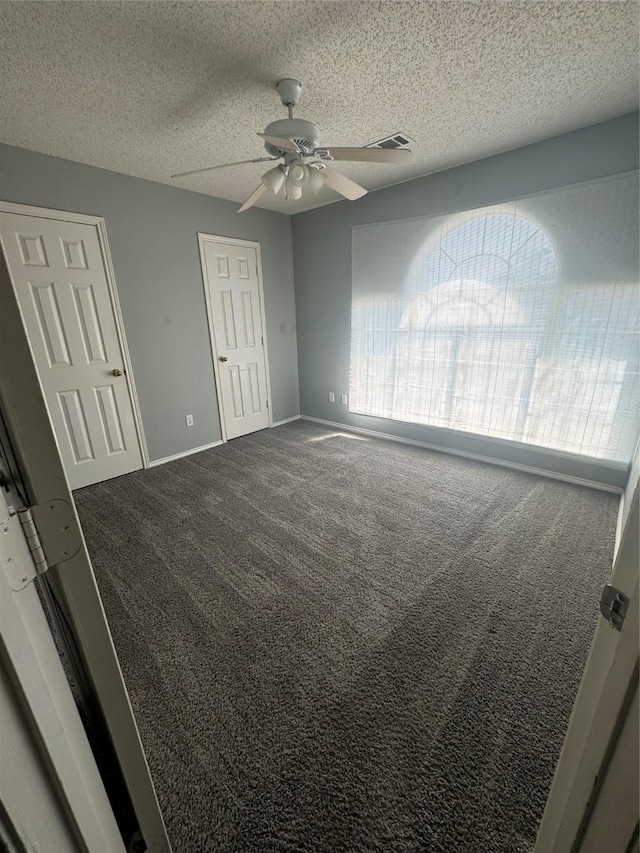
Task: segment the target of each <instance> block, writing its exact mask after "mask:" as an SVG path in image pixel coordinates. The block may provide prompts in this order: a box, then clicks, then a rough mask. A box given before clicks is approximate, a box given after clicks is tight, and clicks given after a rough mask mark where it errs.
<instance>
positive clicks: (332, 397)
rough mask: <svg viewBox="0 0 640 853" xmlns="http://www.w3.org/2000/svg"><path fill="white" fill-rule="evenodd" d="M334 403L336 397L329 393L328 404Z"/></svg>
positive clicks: (331, 392)
mask: <svg viewBox="0 0 640 853" xmlns="http://www.w3.org/2000/svg"><path fill="white" fill-rule="evenodd" d="M335 401H336V395H335V394H334V393H333V391H329V402H330V403H335Z"/></svg>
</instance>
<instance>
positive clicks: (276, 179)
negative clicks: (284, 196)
mask: <svg viewBox="0 0 640 853" xmlns="http://www.w3.org/2000/svg"><path fill="white" fill-rule="evenodd" d="M262 183H263V184H264V185H265V187H266V188H267V189H268V190H271V192H272V193H273V194H274V195H276V194H277V193H279V192H280V190H281V189H282V185H283V184H284V172H283V171H282V169H281V168H280V166H276V167H275V168H274V169H269V171H268V172H265V173H264V175H263V176H262Z"/></svg>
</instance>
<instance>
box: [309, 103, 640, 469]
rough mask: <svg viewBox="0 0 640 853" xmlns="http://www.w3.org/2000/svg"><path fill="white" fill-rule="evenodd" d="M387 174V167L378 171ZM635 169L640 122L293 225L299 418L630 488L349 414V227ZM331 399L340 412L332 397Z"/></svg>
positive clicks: (517, 454)
mask: <svg viewBox="0 0 640 853" xmlns="http://www.w3.org/2000/svg"><path fill="white" fill-rule="evenodd" d="M381 168H382V167H381ZM637 168H638V113H632V114H630V115H627V116H622V117H621V118H618V119H613V120H611V121H608V122H603V123H601V124H597V125H593V126H591V127H587V128H584V129H583V130H578V131H574V132H573V133H567V134H564V135H563V136H558V137H554V138H553V139H548V140H545V141H544V142H538V143H536V144H534V145H529V146H527V147H525V148H519V149H517V150H515V151H509V152H507V153H505V154H499V155H496V156H495V157H489V158H487V159H484V160H478V161H476V162H475V163H470V164H468V165H465V166H459V167H457V168H455V169H449V170H447V171H445V172H439V173H437V174H434V175H429V176H427V177H425V178H418V179H416V180H413V181H408V182H407V183H404V184H398V185H396V186H394V187H388V188H387V189H384V190H378V191H377V192H373V193H370V194H369V195H367V196H365V197H364V198H362V199H359V200H358V201H355V202H346V201H345V202H340V203H338V204H333V205H331V206H328V207H323V208H318V209H316V210H312V211H309V212H307V213H302V214H299V215H297V216H295V217H293V249H294V271H295V282H296V314H297V325H298V368H299V374H300V405H301V412H302V414H303V415H309V416H311V417H317V418H322V419H326V420H330V421H335V422H339V423H344V424H349V425H352V426H356V427H361V428H365V429H372V430H376V431H379V432H385V433H387V434H392V435H395V436H399V437H402V438H409V439H413V440H416V441H423V442H428V443H431V444H436V445H440V446H443V447H449V448H451V449H457V450H463V451H467V452H473V453H480V454H483V455H488V456H493V457H496V458H501V459H504V460H506V461H512V462H517V463H519V464H523V465H531V466H534V467H540V468H543V469H547V470H552V471H553V470H556V471H561V472H563V473H565V474H567V475H569V476H576V477H581V478H585V479H590V480H602V481H604V482H609V483H610V484H612V485H618V486H620V485H624V483H625V482H626V479H627V474H626V472H615V471H613V472H610V473H609V472H607V471H606V470H605V469H603V468H602V467H601V466H598V465H591V464H589V463H584V462H579V461H575V462H572V461H571V460H567V461H563V460H561V458H560V457H558V456H550V455H548V454H544V453H541V452H538V451H535V450H531V451H529V450H521V449H518V448H509V447H505V446H504V445H501V444H498V443H496V442H492V441H491V439H484V438H475V437H470V436H465V435H463V434H460V433H458V434H451V433H449V432H447V431H446V430H444V431H443V430H438V429H434V428H430V427H425V426H419V425H413V424H411V425H410V424H401V423H398V422H396V421H390V420H383V419H380V418H372V417H366V416H362V415H354V414H350V413H349V411H348V409H347V407H346V406H343V405H341V404H340V402H339V400H340V394H346V393H347V392H348V390H349V355H350V342H351V328H350V321H351V227H352V226H353V225H359V224H362V223H366V222H382V221H388V220H393V219H407V218H409V217H414V216H429V215H434V214H439V213H449V212H454V211H459V210H465V209H470V208H474V207H482V206H484V205H489V204H495V203H498V202H501V201H506V200H508V199H513V198H517V197H519V196H523V195H527V194H530V193H534V192H539V191H542V190H546V189H552V188H554V187H560V186H564V185H567V184H573V183H577V182H580V181H586V180H591V179H594V178H598V177H604V176H606V175H612V174H617V173H619V172H625V171H629V170H631V169H637ZM329 391H334V392H335V394H336V401H337V402H336V403H329V402H328V398H327V394H328V392H329Z"/></svg>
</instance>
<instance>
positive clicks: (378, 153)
mask: <svg viewBox="0 0 640 853" xmlns="http://www.w3.org/2000/svg"><path fill="white" fill-rule="evenodd" d="M318 151H320V152H323V151H328V152H329V154H330V155H331V157H333V159H334V160H351V161H354V162H355V161H360V162H362V163H391V164H397V165H398V166H400V165H404V164H407V163H413V151H409V149H408V148H332V147H331V146H330V145H323V146H322V148H316V150H315V151H314V152H313V153H314V154H317V152H318ZM320 156H322V154H320Z"/></svg>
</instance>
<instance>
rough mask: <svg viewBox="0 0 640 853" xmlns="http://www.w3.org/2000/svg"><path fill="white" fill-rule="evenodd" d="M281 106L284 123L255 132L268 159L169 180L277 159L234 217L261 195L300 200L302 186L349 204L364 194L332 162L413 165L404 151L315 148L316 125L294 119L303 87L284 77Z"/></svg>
mask: <svg viewBox="0 0 640 853" xmlns="http://www.w3.org/2000/svg"><path fill="white" fill-rule="evenodd" d="M276 89H277V91H278V94H279V95H280V100H281V101H282V105H283V106H284V107H286V108H287V111H288V118H286V119H278V120H277V121H273V122H271V124H269V125H267V127H266V128H265V129H264V133H259V134H258V136H260V137H261V138H262V139H263V140H264V147H265V148H266V150H267V153H268V154H269V155H270V156H269V157H258V158H256V159H254V160H240V161H237V162H235V163H226V164H223V165H221V166H210V167H209V168H208V169H207V168H205V169H195V170H193V171H192V172H180V173H178V174H176V175H172V177H174V178H180V177H185V176H187V175H193V174H196V173H200V172H206V171H209V170H210V169H221V168H223V167H224V166H225V165H226V166H237V165H240V164H242V163H259V162H262V161H270V160H271V161H274V160H282V161H283V162H282V163H280V164H279V165H278V166H275V167H274V168H272V169H269V170H268V171H267V172H265V174H264V175H263V176H262V183H261V184H260V186H259V187H258V188H257V189H256V190H254V191H253V193H252V194H251V195H250V196H249V198H248V199H247V200H246V201H245V203H244V204H243V205H242V207H240V209H239V210H238V213H242V211H244V210H247V209H248V208H249V207H252V206H253V205H254V204H255V203H256V202H257V201H258V200H259V199H260V198H261V196H262V195H263V194H264V193H265V192H267V191H268V190H270V191H271V192H272V193H274V194H278V193H279V192H280V191H281V190H282V188H283V187H284V196H285V198H286V200H287V201H296V200H298V199H300V198H302V195H303V187H306V188H307V189H308V190H310V191H311V192H312V193H314V195H315V194H317V193H318V192H319V191H320V190H321V189H322V187H323V186H324V185H325V184H326V185H327V186H329V187H331V189H333V190H335V191H336V192H338V193H340V195H342V196H344V198H347V199H349V200H350V201H353V200H354V199H356V198H361V197H362V196H363V195H365V194H366V192H367V191H366V189H365V188H364V187H362V186H360V185H359V184H356V182H355V181H352V180H351V178H347V176H346V175H343V174H341V173H340V172H338V171H336V170H335V169H332V168H330V167H329V166H327V163H328V162H331V161H334V160H345V161H356V162H357V161H359V162H364V163H391V164H395V165H403V164H407V163H410V162H412V160H413V154H412V153H411V151H409V150H407V149H406V148H405V149H399V150H398V149H396V150H393V149H389V148H368V147H362V148H357V147H356V148H335V147H331V146H324V147H320V145H319V143H320V131H319V130H318V128H317V127H316V125H315V124H312V123H311V122H310V121H305V120H304V119H301V118H294V117H293V108H294V107H296V106H297V105H298V101H299V100H300V95H301V93H302V84H301V83H300V82H299V81H298V80H294V79H292V78H290V77H286V78H285V79H283V80H280V81H278V83H277V85H276Z"/></svg>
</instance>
